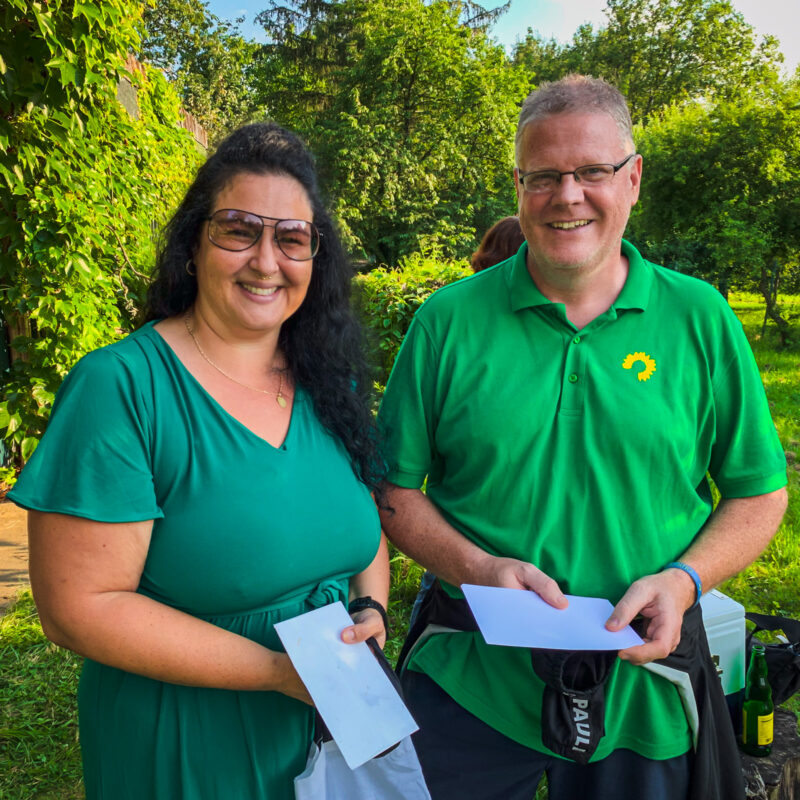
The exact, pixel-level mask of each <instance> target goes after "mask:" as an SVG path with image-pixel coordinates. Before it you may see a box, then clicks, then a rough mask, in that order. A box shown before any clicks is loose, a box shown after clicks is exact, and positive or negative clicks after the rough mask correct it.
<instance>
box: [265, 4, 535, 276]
mask: <svg viewBox="0 0 800 800" xmlns="http://www.w3.org/2000/svg"><path fill="white" fill-rule="evenodd" d="M476 11H477V7H476V6H475V5H474V4H470V5H469V7H467V4H464V3H461V2H450V1H448V0H434V1H433V2H429V3H425V2H423V0H376V1H375V2H367V1H366V0H342V1H341V2H336V3H330V2H327V3H326V2H320V0H316V2H305V3H295V4H293V5H292V6H291V7H280V8H273V9H272V10H268V11H266V12H264V13H263V14H262V16H261V21H262V23H263V24H265V26H266V28H267V31H268V33H269V34H270V35H271V36H272V37H273V38H274V43H273V44H272V45H271V46H269V47H268V57H267V61H266V66H265V70H264V73H263V77H264V82H263V85H262V89H261V94H260V99H261V100H262V101H263V103H264V105H265V106H266V108H267V109H268V110H269V112H270V114H271V115H272V116H274V117H275V118H276V119H277V120H278V121H280V122H282V123H284V124H287V125H288V126H289V127H292V128H294V129H295V130H297V131H299V132H300V133H301V134H302V135H303V136H304V137H305V138H306V139H307V141H308V142H309V144H310V145H311V147H312V149H313V150H314V152H315V153H316V154H317V156H318V160H319V165H320V171H321V174H322V178H323V182H324V185H325V186H326V187H327V190H328V193H329V194H330V195H331V197H332V198H333V200H334V205H335V210H336V213H337V216H338V218H339V220H340V223H341V226H342V229H343V233H344V235H345V239H346V241H347V243H348V245H349V246H350V248H351V250H352V251H353V252H354V253H361V254H362V255H363V256H364V257H366V258H367V259H369V260H371V261H374V262H377V263H387V264H395V263H397V260H398V258H399V257H400V256H401V255H403V254H407V253H411V252H414V251H416V250H420V249H424V248H429V247H432V246H440V247H442V248H443V250H444V251H445V252H446V253H447V254H449V255H453V256H461V255H465V254H466V253H467V252H469V250H470V249H471V248H472V247H473V245H474V240H475V232H476V229H477V230H484V229H485V228H488V227H489V225H490V224H492V223H493V222H494V221H495V220H496V219H497V218H498V217H500V216H504V215H505V214H507V213H510V211H511V210H513V207H514V199H513V197H514V195H513V189H512V183H511V180H510V174H511V169H512V167H513V134H514V127H515V123H516V115H517V109H518V104H519V102H520V101H521V99H522V97H523V96H524V93H525V82H524V80H523V79H522V77H521V75H520V74H519V72H518V71H517V70H515V69H513V68H512V67H511V66H510V65H509V63H508V60H507V58H506V55H505V52H504V51H503V49H502V48H500V47H499V46H497V45H495V44H493V43H492V42H491V41H490V40H489V39H488V38H487V35H486V32H485V28H486V25H487V24H488V23H487V22H486V20H485V19H478V21H477V22H476V21H475V20H476V17H475V14H476ZM470 20H472V21H473V23H475V24H467V22H469V21H470ZM281 32H283V33H281Z"/></svg>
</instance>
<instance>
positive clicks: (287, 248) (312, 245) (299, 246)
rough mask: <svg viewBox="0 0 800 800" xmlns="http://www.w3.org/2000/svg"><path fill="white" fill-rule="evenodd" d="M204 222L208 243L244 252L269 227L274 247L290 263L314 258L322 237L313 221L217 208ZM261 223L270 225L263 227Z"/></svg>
mask: <svg viewBox="0 0 800 800" xmlns="http://www.w3.org/2000/svg"><path fill="white" fill-rule="evenodd" d="M206 220H207V221H208V239H209V241H210V242H211V243H212V244H215V245H216V246H217V247H221V248H222V249H223V250H233V251H240V250H247V249H248V248H250V247H252V246H253V245H254V244H255V243H256V242H257V241H258V240H259V239H260V238H261V234H262V233H263V232H264V228H273V229H274V235H273V239H274V241H275V244H277V245H278V249H279V250H280V251H281V253H283V254H284V255H285V256H286V257H287V258H290V259H291V260H292V261H308V260H309V259H311V258H314V256H315V255H316V254H317V251H318V250H319V240H320V237H321V236H322V234H321V233H320V232H319V231H318V230H317V227H316V225H314V223H313V222H306V220H303V219H277V218H276V217H262V216H261V215H260V214H251V213H250V212H249V211H240V210H239V209H236V208H221V209H219V210H218V211H215V212H214V213H213V214H212V215H211V216H210V217H206ZM265 220H270V221H271V222H272V223H273V224H267V223H266V222H265Z"/></svg>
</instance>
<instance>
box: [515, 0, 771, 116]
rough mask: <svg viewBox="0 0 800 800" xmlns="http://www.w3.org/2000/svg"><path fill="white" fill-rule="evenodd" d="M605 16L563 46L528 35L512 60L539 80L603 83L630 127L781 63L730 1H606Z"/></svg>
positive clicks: (726, 94)
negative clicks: (586, 78)
mask: <svg viewBox="0 0 800 800" xmlns="http://www.w3.org/2000/svg"><path fill="white" fill-rule="evenodd" d="M605 14H606V16H607V17H608V22H607V24H606V25H605V26H604V27H601V28H599V29H597V30H595V29H594V28H593V26H592V25H591V24H586V25H582V26H581V27H580V28H579V29H578V30H577V32H576V33H575V35H574V36H573V39H572V42H571V44H569V45H567V46H565V47H563V48H558V47H555V48H554V47H553V46H552V44H548V43H547V42H543V41H542V40H541V38H540V37H538V36H536V35H535V34H534V33H532V32H530V31H529V33H528V36H527V38H526V39H525V41H523V42H521V43H520V44H519V45H518V46H517V48H516V50H515V55H514V58H515V61H516V62H517V63H521V64H525V65H526V66H527V67H528V69H530V70H533V71H534V73H535V74H536V75H537V78H538V79H541V80H552V79H554V78H559V77H562V76H563V75H566V74H567V73H569V72H581V73H584V74H587V75H594V76H597V77H602V78H605V79H606V80H608V81H610V82H611V83H613V84H614V85H615V86H617V87H618V88H619V89H620V91H621V92H622V93H623V94H625V96H626V97H627V98H628V102H629V104H630V107H631V114H632V116H633V118H634V121H635V122H636V121H643V120H646V119H647V118H648V117H649V116H650V115H651V114H653V113H654V112H657V111H658V110H659V109H661V108H662V107H664V106H666V105H668V104H670V103H673V102H676V101H681V100H685V99H687V98H693V97H700V96H717V97H722V98H731V97H734V96H735V95H736V94H737V93H738V92H739V91H740V90H741V88H742V87H743V86H753V85H756V84H759V83H763V82H765V81H766V82H770V81H773V80H775V78H776V77H777V71H778V69H779V65H780V63H781V62H782V61H783V56H782V55H781V54H780V53H779V52H778V49H777V48H778V43H777V41H776V39H774V38H773V37H765V38H764V39H762V40H761V41H760V42H759V41H757V38H756V35H755V32H754V31H753V28H752V26H751V25H749V24H748V23H747V22H745V20H744V18H743V17H742V15H741V14H740V13H739V12H738V11H735V10H734V8H733V6H732V5H731V3H730V0H608V2H607V5H606V9H605ZM537 66H538V69H537Z"/></svg>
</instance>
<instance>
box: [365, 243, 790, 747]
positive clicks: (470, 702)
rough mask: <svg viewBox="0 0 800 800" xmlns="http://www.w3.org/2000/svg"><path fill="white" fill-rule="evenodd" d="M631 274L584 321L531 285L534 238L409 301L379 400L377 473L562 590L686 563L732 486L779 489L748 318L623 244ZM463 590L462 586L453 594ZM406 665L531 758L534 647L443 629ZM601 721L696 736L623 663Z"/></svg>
mask: <svg viewBox="0 0 800 800" xmlns="http://www.w3.org/2000/svg"><path fill="white" fill-rule="evenodd" d="M622 252H623V254H624V255H625V256H627V258H628V260H629V264H630V269H629V274H628V278H627V281H626V283H625V286H624V287H623V289H622V291H621V292H620V295H619V297H618V298H617V300H616V301H615V302H614V304H613V305H612V306H611V308H609V309H608V311H606V312H605V313H604V314H602V315H601V316H599V317H598V318H597V319H595V320H593V321H592V322H591V323H589V324H588V325H587V326H586V327H585V328H583V329H582V330H577V329H576V328H575V326H574V325H572V324H571V323H570V322H569V321H568V320H567V318H566V315H565V310H564V306H563V304H561V303H553V302H550V301H549V300H548V299H547V298H546V297H544V295H542V293H541V292H540V291H539V290H538V289H537V287H536V285H535V284H534V282H533V281H532V279H531V277H530V275H529V273H528V270H527V268H526V256H527V246H526V245H523V246H522V248H521V249H520V251H519V253H518V254H517V255H516V256H515V257H513V258H511V259H509V260H508V261H505V262H503V263H501V264H499V265H498V266H496V267H494V268H492V269H490V270H486V271H484V272H480V273H477V274H476V275H474V276H471V277H469V278H466V279H464V280H461V281H458V282H457V283H455V284H451V285H450V286H446V287H444V288H443V289H440V290H439V291H438V292H436V293H435V294H434V295H433V296H431V298H430V299H429V300H428V301H427V302H426V303H425V304H424V305H423V306H422V308H420V310H419V311H418V312H417V314H416V316H415V318H414V321H413V323H412V325H411V327H410V329H409V332H408V334H407V336H406V339H405V341H404V343H403V346H402V348H401V350H400V353H399V355H398V357H397V361H396V363H395V365H394V369H393V371H392V375H391V378H390V380H389V383H388V385H387V387H386V393H385V395H384V398H383V403H382V405H381V409H380V414H379V420H380V423H381V426H382V428H383V431H384V434H385V436H386V447H387V460H388V463H389V465H390V470H389V474H388V479H389V480H390V481H391V482H392V483H395V484H397V485H398V486H402V487H406V488H418V487H420V486H421V485H422V483H423V481H424V480H425V478H426V477H427V480H428V483H427V495H428V497H429V498H430V499H431V500H432V501H433V503H434V504H435V505H436V506H437V507H438V508H439V509H440V511H441V512H442V514H443V515H444V517H445V518H446V519H447V521H448V522H449V523H450V524H452V525H453V526H454V527H455V528H456V529H457V530H459V531H460V532H461V533H463V534H464V535H465V536H466V537H467V538H469V539H471V540H472V541H473V542H475V543H477V544H478V545H480V547H482V548H483V549H484V550H486V551H487V552H489V553H493V554H495V555H503V556H510V557H514V558H519V559H523V560H526V561H530V562H532V563H533V564H535V565H536V566H537V567H539V568H540V569H542V570H543V571H544V572H545V573H547V574H548V575H550V576H551V577H553V578H555V579H556V580H557V581H558V583H559V585H560V587H561V589H562V590H563V591H564V592H566V593H569V594H576V595H587V596H592V597H606V598H608V599H609V600H610V601H611V602H612V603H616V602H617V601H618V600H619V599H620V597H621V596H622V595H623V593H624V592H625V591H626V589H627V588H628V587H629V586H630V584H631V583H633V582H634V581H635V580H636V579H637V578H640V577H642V576H643V575H647V574H651V573H653V572H658V571H659V570H660V569H661V568H662V567H663V566H664V565H665V564H667V563H668V562H670V561H673V560H675V559H676V558H678V557H679V556H680V555H681V553H683V552H684V551H685V550H686V548H687V547H688V546H689V544H690V543H691V541H692V540H693V539H694V537H695V536H696V535H697V533H698V531H700V529H701V528H702V527H703V525H704V523H705V522H706V520H707V519H708V517H709V515H710V513H711V493H710V490H709V486H708V482H707V480H706V473H707V472H708V473H710V474H711V476H712V477H713V478H714V481H715V482H716V484H717V486H718V487H719V489H720V491H721V492H722V495H723V496H725V497H748V496H752V495H758V494H764V493H766V492H770V491H773V490H775V489H779V488H780V487H781V486H783V485H785V483H786V463H785V459H784V456H783V451H782V449H781V446H780V443H779V441H778V437H777V434H776V431H775V428H774V425H773V423H772V420H771V418H770V414H769V408H768V405H767V401H766V397H765V395H764V389H763V386H762V384H761V380H760V377H759V374H758V370H757V368H756V364H755V361H754V359H753V355H752V352H751V350H750V347H749V345H748V343H747V340H746V338H745V336H744V332H743V330H742V326H741V324H740V323H739V321H738V319H737V318H736V316H735V315H734V314H733V312H732V311H731V309H730V308H729V307H728V305H727V303H726V302H725V300H724V299H723V298H722V297H721V295H719V293H718V292H717V291H716V290H715V289H714V288H713V287H711V286H709V285H708V284H706V283H704V282H703V281H699V280H696V279H694V278H690V277H687V276H685V275H680V274H679V273H677V272H673V271H671V270H667V269H664V268H662V267H659V266H656V265H654V264H651V263H649V262H647V261H645V260H644V259H643V258H642V257H641V255H640V254H639V252H638V251H637V250H636V249H635V248H634V247H633V246H632V245H630V244H629V243H628V242H624V241H623V243H622ZM450 589H451V590H452V592H453V593H454V594H457V590H455V589H452V587H450ZM409 666H410V668H412V669H416V670H419V671H422V672H425V673H427V674H428V675H430V676H431V677H432V678H433V679H434V680H435V681H436V682H437V683H439V684H440V685H441V686H442V687H443V688H444V689H445V690H446V691H447V692H448V693H449V694H450V695H451V696H452V697H453V698H454V699H455V700H456V701H457V702H458V703H460V704H461V705H462V706H464V707H465V708H466V709H468V710H469V711H470V712H472V713H473V714H475V715H476V716H478V717H479V718H480V719H482V720H484V721H485V722H486V723H488V724H489V725H491V726H493V727H494V728H496V729H497V730H499V731H501V732H502V733H504V734H505V735H506V736H509V737H510V738H512V739H514V740H516V741H518V742H520V743H522V744H524V745H527V746H529V747H532V748H534V749H536V750H539V751H541V752H549V751H548V750H547V748H546V747H545V746H544V745H543V744H542V740H541V736H540V732H539V727H540V706H541V696H542V691H541V689H542V685H541V683H540V682H539V680H538V679H537V678H536V676H535V675H534V673H533V671H532V669H531V666H530V659H529V654H528V651H527V650H524V649H518V648H508V647H498V646H490V645H487V644H486V643H485V642H484V641H483V638H482V637H481V635H480V634H473V633H454V634H439V635H435V636H433V637H431V638H429V639H428V640H426V641H425V642H424V643H423V644H422V645H421V646H420V647H419V648H418V649H417V651H416V653H415V655H414V657H413V659H412V661H411V663H410V665H409ZM605 728H606V735H605V737H604V738H603V739H602V740H601V742H600V745H599V747H598V749H597V751H596V752H595V755H594V758H593V760H594V761H596V760H599V759H601V758H604V757H605V756H607V755H608V754H609V753H610V752H612V751H613V750H615V749H618V748H628V749H631V750H634V751H635V752H637V753H639V754H641V755H643V756H646V757H648V758H653V759H665V758H671V757H674V756H678V755H681V754H682V753H684V752H686V751H687V750H688V749H689V747H690V738H689V731H688V727H687V723H686V720H685V717H684V714H683V711H682V708H681V704H680V700H679V697H678V694H677V691H676V689H675V688H674V686H673V685H672V684H671V683H669V682H667V681H666V680H664V679H662V678H659V677H657V676H655V675H653V674H651V673H649V672H647V671H645V670H643V669H641V668H639V667H636V666H634V665H632V664H630V663H628V662H621V661H617V664H616V666H615V668H614V670H613V672H612V675H611V677H610V678H609V681H608V684H607V705H606V718H605Z"/></svg>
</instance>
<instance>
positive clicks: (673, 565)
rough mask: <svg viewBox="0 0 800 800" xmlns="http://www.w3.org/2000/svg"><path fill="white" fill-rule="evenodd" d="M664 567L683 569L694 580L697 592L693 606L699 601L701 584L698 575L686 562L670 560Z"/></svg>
mask: <svg viewBox="0 0 800 800" xmlns="http://www.w3.org/2000/svg"><path fill="white" fill-rule="evenodd" d="M664 569H680V570H683V571H684V572H685V573H686V574H687V575H688V576H689V577H690V578H691V579H692V580H693V581H694V588H695V591H696V592H697V597H696V598H695V601H694V605H693V606H692V608H694V607H695V606H696V605H697V604H698V603H699V602H700V598H701V597H702V595H703V584H702V582H701V581H700V576H699V575H698V574H697V573H696V572H695V571H694V569H692V568H691V567H690V566H689V565H688V564H684V563H683V561H670V562H669V564H667V565H666V566H665V567H664Z"/></svg>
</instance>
